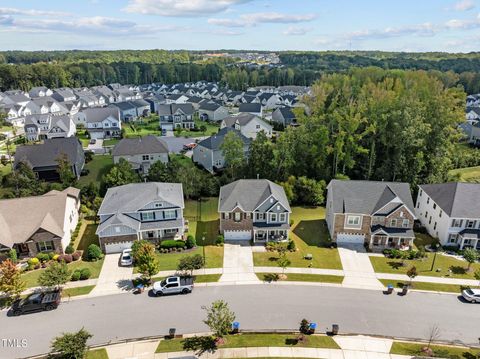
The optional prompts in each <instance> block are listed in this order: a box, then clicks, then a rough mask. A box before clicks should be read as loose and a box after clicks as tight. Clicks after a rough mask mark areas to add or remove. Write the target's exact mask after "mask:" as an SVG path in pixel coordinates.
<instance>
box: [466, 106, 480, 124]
mask: <svg viewBox="0 0 480 359" xmlns="http://www.w3.org/2000/svg"><path fill="white" fill-rule="evenodd" d="M465 118H466V119H467V120H470V121H478V120H480V107H470V108H468V109H467V113H466V114H465Z"/></svg>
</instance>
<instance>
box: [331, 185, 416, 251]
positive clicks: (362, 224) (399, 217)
mask: <svg viewBox="0 0 480 359" xmlns="http://www.w3.org/2000/svg"><path fill="white" fill-rule="evenodd" d="M327 191H328V194H327V204H326V207H327V208H326V211H327V215H326V221H327V227H328V231H329V233H330V238H331V239H332V241H333V242H336V243H337V244H339V245H342V244H364V245H367V246H368V247H369V248H370V249H371V250H373V251H382V250H383V249H385V248H397V249H409V248H411V246H412V245H413V240H414V238H415V235H414V232H413V224H414V220H415V219H416V217H415V214H414V213H415V209H414V205H413V200H412V195H411V193H410V185H409V184H408V183H401V182H376V181H340V180H332V181H330V183H329V184H328V186H327Z"/></svg>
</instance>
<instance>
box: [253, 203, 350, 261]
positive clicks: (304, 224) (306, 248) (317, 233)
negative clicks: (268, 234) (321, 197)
mask: <svg viewBox="0 0 480 359" xmlns="http://www.w3.org/2000/svg"><path fill="white" fill-rule="evenodd" d="M291 218H292V219H293V220H294V224H293V226H292V230H291V232H290V238H291V239H293V240H294V241H295V244H296V246H297V251H296V252H294V253H287V256H288V258H289V259H290V261H291V265H290V267H301V268H302V267H312V268H328V269H342V263H341V261H340V257H339V255H338V251H337V249H332V248H328V247H329V246H330V241H329V235H328V229H327V224H326V222H325V208H323V207H315V208H307V207H293V208H292V215H291ZM307 254H312V256H313V259H312V260H306V259H305V255H307ZM253 260H254V264H255V266H257V267H258V266H261V267H267V266H268V267H275V266H277V260H278V254H277V253H274V252H263V253H258V252H257V253H254V254H253Z"/></svg>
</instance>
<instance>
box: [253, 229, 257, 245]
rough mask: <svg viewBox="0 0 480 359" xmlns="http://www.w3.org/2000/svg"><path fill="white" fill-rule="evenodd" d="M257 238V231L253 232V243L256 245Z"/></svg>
mask: <svg viewBox="0 0 480 359" xmlns="http://www.w3.org/2000/svg"><path fill="white" fill-rule="evenodd" d="M256 236H257V231H256V230H253V243H255V237H256Z"/></svg>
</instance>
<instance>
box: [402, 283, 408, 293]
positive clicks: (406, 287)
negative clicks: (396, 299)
mask: <svg viewBox="0 0 480 359" xmlns="http://www.w3.org/2000/svg"><path fill="white" fill-rule="evenodd" d="M407 293H408V285H404V286H403V288H402V295H407Z"/></svg>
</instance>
